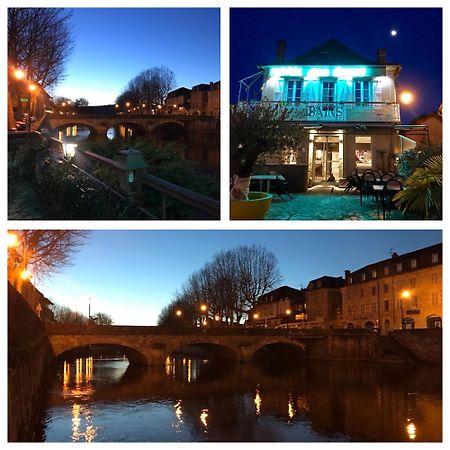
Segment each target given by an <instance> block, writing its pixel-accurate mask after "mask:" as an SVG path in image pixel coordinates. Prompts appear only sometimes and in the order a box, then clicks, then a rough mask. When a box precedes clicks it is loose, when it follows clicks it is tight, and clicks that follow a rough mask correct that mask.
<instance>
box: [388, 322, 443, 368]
mask: <svg viewBox="0 0 450 450" xmlns="http://www.w3.org/2000/svg"><path fill="white" fill-rule="evenodd" d="M389 336H390V337H391V338H392V339H393V340H395V341H396V342H397V343H398V344H399V345H401V346H402V347H403V348H404V349H405V350H406V351H407V352H409V353H410V354H411V355H412V356H413V357H414V358H416V359H417V360H418V361H421V362H427V363H433V364H442V329H441V328H435V329H420V330H404V331H392V332H391V333H389Z"/></svg>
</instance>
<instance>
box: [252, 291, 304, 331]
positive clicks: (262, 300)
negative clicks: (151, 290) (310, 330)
mask: <svg viewBox="0 0 450 450" xmlns="http://www.w3.org/2000/svg"><path fill="white" fill-rule="evenodd" d="M304 305H305V290H304V289H302V290H299V289H295V288H292V287H290V286H281V287H279V288H277V289H274V290H273V291H270V292H268V293H267V294H264V295H262V296H261V297H259V298H258V301H257V304H256V306H255V307H254V308H252V309H251V310H250V311H249V313H248V316H249V322H248V324H249V325H250V326H254V327H271V328H273V327H276V326H279V325H282V324H284V323H290V322H295V321H304V320H305V315H304Z"/></svg>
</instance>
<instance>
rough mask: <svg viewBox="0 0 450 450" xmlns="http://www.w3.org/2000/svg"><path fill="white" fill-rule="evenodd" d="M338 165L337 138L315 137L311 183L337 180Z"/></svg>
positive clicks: (339, 161)
mask: <svg viewBox="0 0 450 450" xmlns="http://www.w3.org/2000/svg"><path fill="white" fill-rule="evenodd" d="M340 165H341V160H340V156H339V136H315V138H314V147H313V167H312V181H313V183H320V182H323V181H336V180H338V179H339V176H340V175H339V174H340Z"/></svg>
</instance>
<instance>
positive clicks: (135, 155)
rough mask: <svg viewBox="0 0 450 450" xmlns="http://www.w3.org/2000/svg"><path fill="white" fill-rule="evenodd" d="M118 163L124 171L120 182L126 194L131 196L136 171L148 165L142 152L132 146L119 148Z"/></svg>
mask: <svg viewBox="0 0 450 450" xmlns="http://www.w3.org/2000/svg"><path fill="white" fill-rule="evenodd" d="M119 164H120V165H121V166H122V169H123V171H124V177H123V178H122V184H123V186H122V187H123V188H124V190H125V192H126V193H127V195H128V196H130V197H131V196H132V195H133V193H134V192H135V190H134V189H133V186H134V184H133V183H134V181H135V179H136V171H139V170H145V169H147V167H148V163H147V161H145V159H144V158H143V157H142V152H141V151H139V150H136V149H134V148H129V149H127V150H121V151H120V152H119Z"/></svg>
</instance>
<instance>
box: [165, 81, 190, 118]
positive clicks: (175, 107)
mask: <svg viewBox="0 0 450 450" xmlns="http://www.w3.org/2000/svg"><path fill="white" fill-rule="evenodd" d="M166 107H167V109H168V110H169V111H172V112H179V113H184V112H187V111H189V110H190V108H191V90H190V89H188V88H185V87H181V88H178V89H175V90H174V91H172V92H169V93H168V94H167V98H166Z"/></svg>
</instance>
